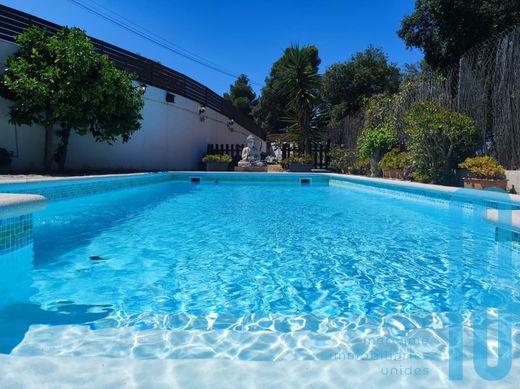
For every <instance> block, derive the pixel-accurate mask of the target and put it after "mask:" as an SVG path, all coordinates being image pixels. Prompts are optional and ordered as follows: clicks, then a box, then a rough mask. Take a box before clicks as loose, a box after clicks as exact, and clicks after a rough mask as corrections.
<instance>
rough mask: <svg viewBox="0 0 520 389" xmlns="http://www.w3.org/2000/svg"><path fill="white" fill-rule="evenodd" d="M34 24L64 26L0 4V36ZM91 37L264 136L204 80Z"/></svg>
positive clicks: (144, 73)
mask: <svg viewBox="0 0 520 389" xmlns="http://www.w3.org/2000/svg"><path fill="white" fill-rule="evenodd" d="M32 25H37V26H40V27H43V28H46V29H47V30H49V31H51V32H56V31H58V30H59V29H60V28H61V26H59V25H58V24H55V23H52V22H49V21H47V20H44V19H41V18H38V17H36V16H32V15H30V14H27V13H25V12H21V11H18V10H16V9H14V8H10V7H6V6H5V5H1V4H0V39H3V40H5V41H8V42H15V37H16V36H17V35H19V34H20V33H22V32H23V31H24V30H25V29H26V28H28V27H29V26H32ZM90 40H91V41H92V43H93V45H94V47H95V48H96V49H97V50H98V51H99V52H100V53H102V54H106V55H108V56H109V57H110V58H111V59H112V60H113V61H114V63H115V65H116V66H117V67H118V68H120V69H124V70H127V71H130V72H132V73H134V74H135V75H136V76H137V79H138V80H139V81H141V82H144V83H145V84H147V85H152V86H155V87H157V88H160V89H164V90H166V91H168V92H171V93H173V94H177V95H179V96H184V97H186V98H188V99H191V100H193V101H196V102H198V103H199V104H202V105H204V106H206V107H208V108H211V109H213V110H215V111H217V112H219V113H221V114H222V115H224V116H227V117H228V118H230V119H233V120H234V121H235V123H237V124H239V125H240V126H242V127H244V128H245V129H247V130H248V131H250V132H251V133H253V134H255V135H256V136H258V137H260V138H261V139H265V136H266V134H265V131H264V130H263V129H262V128H261V127H260V126H258V125H257V124H256V123H255V122H254V121H253V120H252V119H251V118H250V117H249V116H247V115H245V114H243V113H242V112H240V111H238V110H237V109H236V108H235V107H234V106H233V105H232V104H230V103H229V102H228V101H225V100H224V99H223V98H222V96H220V95H218V94H217V93H215V92H213V91H212V90H211V89H209V88H207V87H205V86H204V85H202V84H201V83H199V82H197V81H195V80H193V79H191V78H190V77H188V76H185V75H184V74H182V73H179V72H177V71H175V70H173V69H170V68H168V67H166V66H164V65H162V64H160V63H158V62H155V61H152V60H150V59H148V58H145V57H142V56H140V55H138V54H135V53H132V52H130V51H128V50H125V49H122V48H120V47H117V46H114V45H111V44H110V43H107V42H104V41H102V40H99V39H96V38H92V37H91V38H90Z"/></svg>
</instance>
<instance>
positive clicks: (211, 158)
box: [202, 154, 233, 163]
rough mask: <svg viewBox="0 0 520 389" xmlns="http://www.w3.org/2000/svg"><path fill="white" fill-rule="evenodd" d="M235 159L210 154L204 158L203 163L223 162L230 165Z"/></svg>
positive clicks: (224, 155) (225, 155) (223, 155)
mask: <svg viewBox="0 0 520 389" xmlns="http://www.w3.org/2000/svg"><path fill="white" fill-rule="evenodd" d="M232 160H233V159H232V158H231V157H230V156H229V155H227V154H208V155H205V156H204V158H202V162H204V163H206V162H222V163H230V162H231V161H232Z"/></svg>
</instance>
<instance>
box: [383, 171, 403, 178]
mask: <svg viewBox="0 0 520 389" xmlns="http://www.w3.org/2000/svg"><path fill="white" fill-rule="evenodd" d="M383 177H385V178H393V179H398V180H402V179H403V169H383Z"/></svg>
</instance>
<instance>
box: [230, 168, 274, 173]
mask: <svg viewBox="0 0 520 389" xmlns="http://www.w3.org/2000/svg"><path fill="white" fill-rule="evenodd" d="M235 171H236V172H250V173H253V172H256V173H258V172H267V166H248V167H245V166H237V167H235Z"/></svg>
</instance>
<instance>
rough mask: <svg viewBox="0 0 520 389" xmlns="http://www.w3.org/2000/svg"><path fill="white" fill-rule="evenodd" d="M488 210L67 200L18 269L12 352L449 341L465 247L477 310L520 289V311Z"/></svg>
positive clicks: (345, 201) (325, 198) (187, 196)
mask: <svg viewBox="0 0 520 389" xmlns="http://www.w3.org/2000/svg"><path fill="white" fill-rule="evenodd" d="M483 211H484V209H479V208H477V209H474V210H469V209H463V208H460V207H456V210H455V211H454V210H453V207H452V208H450V206H449V205H448V204H447V203H446V202H441V201H437V200H436V201H433V200H431V201H430V200H428V199H411V198H407V197H402V196H395V195H391V194H385V193H378V192H377V191H375V190H371V189H369V188H364V187H362V186H355V185H348V186H327V185H310V186H299V185H289V184H285V185H280V184H267V183H265V184H247V183H241V184H226V183H220V184H201V185H192V184H189V183H185V182H175V181H171V182H165V183H160V184H152V185H147V186H143V187H138V188H133V189H126V190H120V191H114V192H109V193H104V194H100V195H94V196H87V197H81V198H75V199H71V200H61V201H54V202H51V203H50V204H49V206H48V208H47V209H46V210H45V211H44V212H41V213H38V214H35V215H34V247H33V249H32V250H29V251H27V252H26V253H25V255H24V256H23V258H20V259H19V260H18V262H17V263H16V265H13V264H12V265H11V267H9V266H7V269H6V271H7V273H6V274H12V276H8V277H7V276H6V277H7V278H9V279H10V282H12V288H13V290H11V295H12V296H11V297H12V298H11V299H10V300H9V304H3V305H2V303H1V301H2V300H1V299H0V334H1V335H0V337H1V339H0V352H4V353H5V352H7V353H8V352H10V351H11V350H12V349H13V348H14V347H16V346H17V345H18V344H19V343H20V342H22V339H23V338H24V336H25V333H26V332H27V331H28V330H29V328H30V327H31V326H35V325H51V326H57V325H76V326H77V325H79V326H85V327H88V328H89V329H90V330H93V331H102V330H105V329H107V328H120V327H128V328H131V329H132V330H136V331H144V330H178V329H183V330H188V331H189V330H193V331H196V330H201V331H204V330H207V329H208V328H211V329H212V330H215V329H217V330H218V329H231V330H234V331H273V332H276V333H292V332H297V331H310V332H313V333H318V332H319V333H328V332H334V331H340V330H347V331H348V330H351V329H352V330H358V331H361V332H363V331H365V332H366V331H368V330H371V331H375V332H377V331H378V329H379V330H380V329H381V328H382V327H383V325H384V324H385V323H387V324H388V323H390V324H391V318H392V317H394V316H395V315H400V317H406V318H407V320H406V321H401V322H400V323H398V324H397V325H396V326H395V328H394V329H395V332H396V333H406V332H407V331H412V330H415V329H417V328H421V327H423V328H426V329H435V328H442V327H445V326H447V325H449V312H450V304H451V301H450V296H449V294H448V291H449V288H450V286H451V285H452V283H453V282H454V280H453V277H449V263H448V261H449V258H450V252H453V248H454V247H455V248H456V250H457V251H456V255H457V257H458V260H459V261H461V263H463V264H464V266H463V272H462V273H461V274H458V277H457V282H458V283H459V284H460V290H461V291H462V293H463V294H464V296H465V306H464V309H467V310H471V309H474V308H476V307H479V306H482V305H486V306H490V307H494V308H502V307H503V305H504V304H505V301H506V297H505V296H507V293H511V291H512V294H513V304H514V307H515V311H517V312H518V307H519V302H520V272H519V268H518V262H517V261H516V262H514V266H513V269H512V271H513V284H511V283H508V282H505V281H503V279H505V278H506V277H503V276H504V275H503V274H501V270H500V269H499V268H498V267H497V264H496V258H497V256H498V253H499V245H498V244H497V243H496V236H495V233H496V232H495V228H494V226H492V225H490V224H488V223H487V222H485V221H484V219H483V215H482V213H483ZM454 215H456V216H454ZM514 255H515V256H516V255H517V254H514ZM515 258H516V257H515ZM15 267H17V268H23V269H25V270H24V271H23V272H20V271H16V269H14V268H15ZM13 296H14V297H13ZM360 318H362V319H360ZM519 321H520V320H519ZM403 323H404V324H403Z"/></svg>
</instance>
